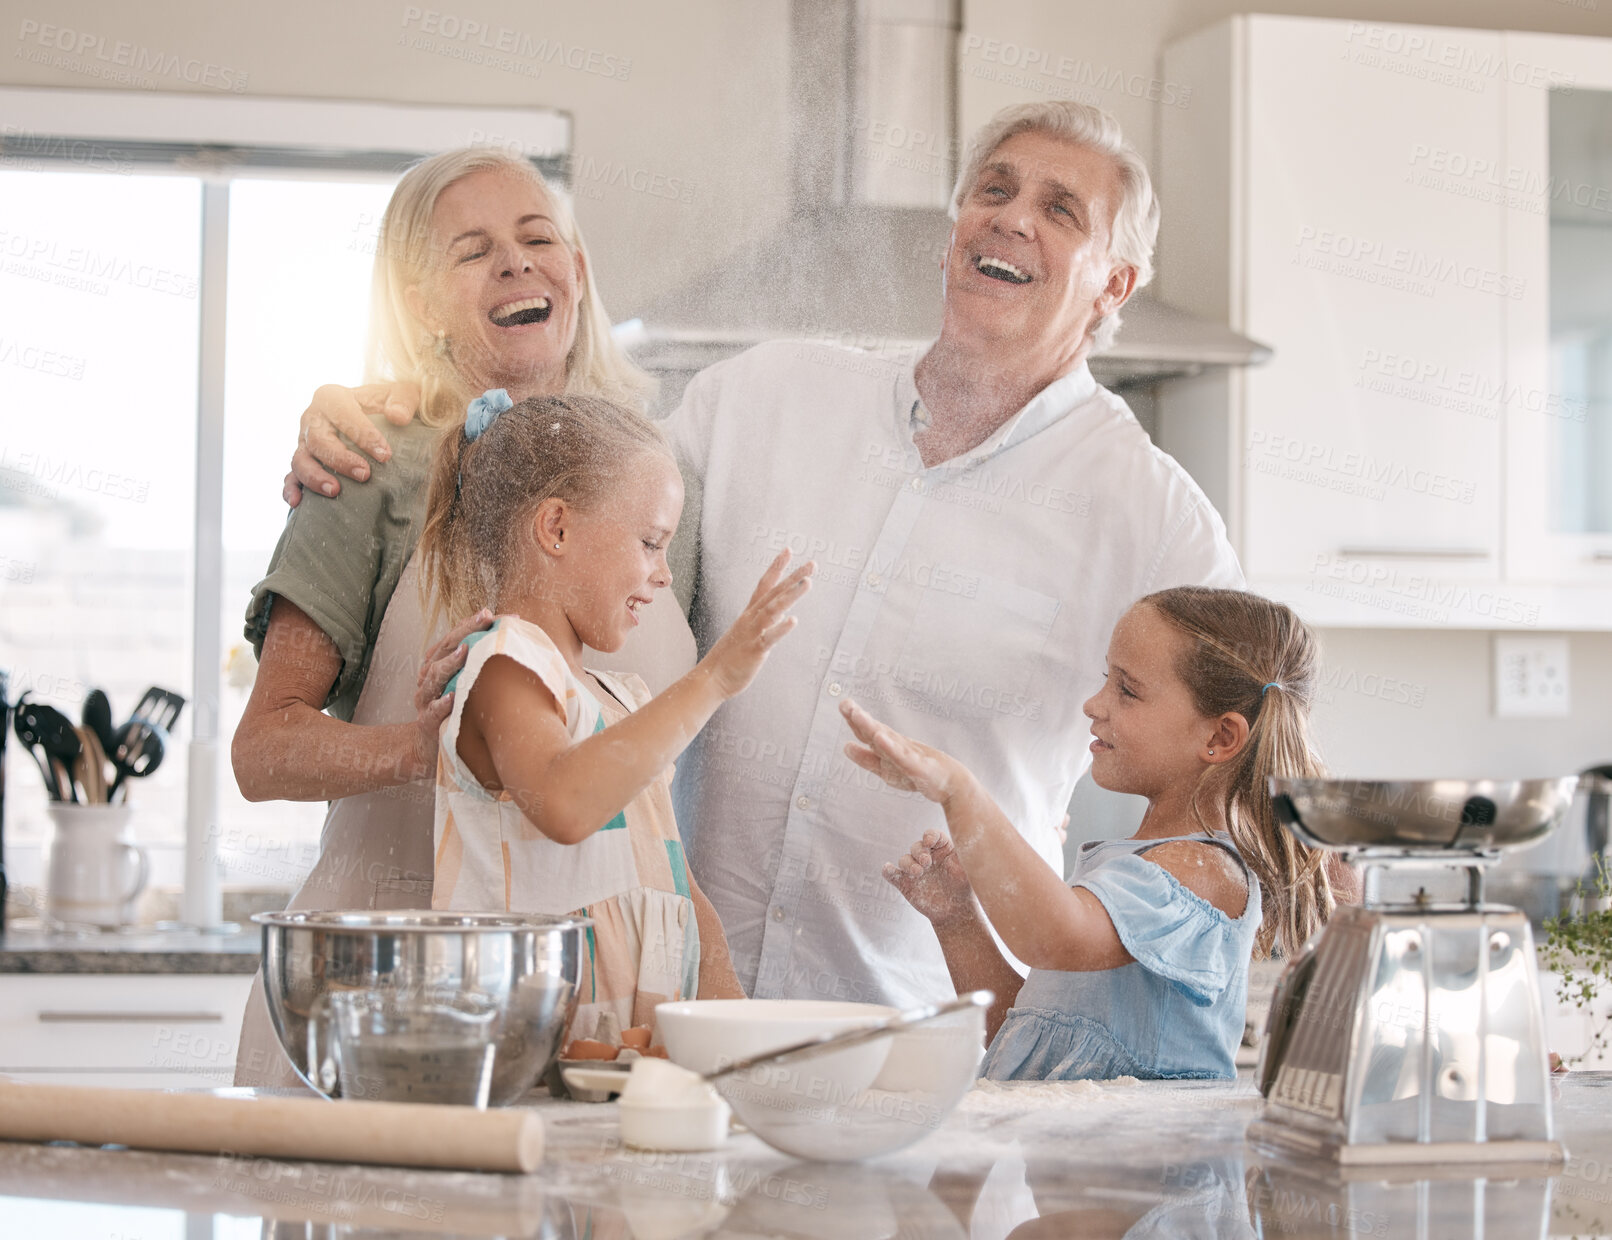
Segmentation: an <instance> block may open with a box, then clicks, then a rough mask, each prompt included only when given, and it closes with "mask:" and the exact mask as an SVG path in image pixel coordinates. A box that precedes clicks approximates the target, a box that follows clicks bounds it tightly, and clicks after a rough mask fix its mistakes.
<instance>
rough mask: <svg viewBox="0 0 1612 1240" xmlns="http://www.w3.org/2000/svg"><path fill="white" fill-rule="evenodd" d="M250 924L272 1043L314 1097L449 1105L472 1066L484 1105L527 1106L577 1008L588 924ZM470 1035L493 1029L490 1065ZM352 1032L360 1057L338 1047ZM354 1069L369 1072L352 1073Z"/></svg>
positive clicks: (484, 920)
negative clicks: (480, 1077) (444, 1033)
mask: <svg viewBox="0 0 1612 1240" xmlns="http://www.w3.org/2000/svg"><path fill="white" fill-rule="evenodd" d="M252 920H253V921H255V922H257V923H258V924H259V925H260V926H262V927H263V986H264V994H265V997H266V998H267V1000H268V1007H269V1016H270V1019H271V1020H272V1022H273V1025H274V1031H275V1033H276V1035H277V1036H278V1037H279V1039H280V1045H281V1046H283V1047H284V1048H285V1052H286V1054H287V1055H288V1056H289V1057H290V1059H291V1063H292V1065H293V1066H294V1067H295V1068H296V1070H297V1073H298V1075H300V1076H301V1077H302V1078H303V1080H305V1081H307V1083H308V1084H309V1085H310V1086H312V1087H313V1088H314V1089H315V1090H317V1091H318V1092H320V1093H322V1094H324V1095H325V1096H326V1097H329V1098H340V1097H351V1096H364V1097H370V1098H383V1099H394V1100H407V1099H413V1100H419V1101H431V1100H447V1096H448V1095H450V1094H452V1093H454V1092H456V1091H455V1090H454V1089H453V1088H452V1086H453V1084H454V1082H452V1081H451V1080H449V1081H444V1079H443V1078H444V1076H445V1075H446V1076H452V1075H453V1074H455V1073H457V1072H459V1071H460V1070H461V1069H460V1066H459V1065H462V1064H464V1063H466V1062H469V1060H475V1061H476V1062H475V1064H473V1065H472V1067H475V1068H476V1069H477V1070H487V1071H489V1072H490V1077H489V1079H488V1080H486V1081H483V1082H481V1087H480V1090H479V1096H480V1097H483V1098H485V1100H486V1101H487V1102H489V1103H490V1104H491V1105H493V1106H507V1105H509V1104H510V1103H513V1102H515V1101H516V1100H517V1099H519V1098H520V1097H521V1096H522V1095H523V1094H525V1093H526V1092H527V1091H528V1090H529V1089H531V1088H532V1086H533V1084H534V1083H535V1082H536V1081H537V1080H538V1079H539V1078H540V1077H541V1076H542V1075H543V1073H544V1072H545V1071H547V1069H548V1067H549V1065H550V1064H551V1063H552V1062H553V1061H554V1059H555V1057H556V1056H557V1055H558V1053H559V1049H560V1039H561V1037H562V1035H563V1034H564V1032H565V1028H566V1026H567V1024H568V1023H569V1021H570V1019H571V1016H572V1014H573V1013H574V1012H575V1010H576V1002H577V983H578V981H579V979H580V977H581V971H582V956H583V952H584V950H585V943H584V935H585V933H586V930H587V927H588V926H589V925H590V924H591V923H590V922H589V921H588V919H587V918H584V917H550V916H545V915H542V914H536V913H531V914H527V913H459V912H436V911H432V910H422V911H418V912H415V911H385V912H373V911H364V912H283V913H259V914H257V915H256V916H254V917H253V918H252ZM333 1008H334V1009H337V1010H336V1011H334V1012H333V1011H332V1009H333ZM354 1008H356V1009H357V1010H356V1011H350V1010H349V1009H354ZM400 1009H406V1010H402V1011H401V1015H400ZM336 1018H340V1019H336ZM433 1022H434V1023H433ZM310 1026H312V1029H313V1037H312V1039H310ZM433 1027H451V1030H452V1037H451V1038H450V1039H449V1041H451V1042H452V1043H453V1045H451V1046H450V1045H449V1044H448V1043H447V1042H444V1043H443V1044H442V1045H433V1042H432V1035H431V1033H430V1032H429V1030H430V1029H431V1028H433ZM467 1027H474V1028H480V1029H484V1030H485V1031H486V1033H485V1037H486V1040H487V1042H488V1043H489V1044H490V1046H491V1050H490V1052H489V1053H487V1054H486V1055H485V1056H482V1057H480V1058H478V1057H477V1056H475V1055H469V1056H468V1058H467V1048H466V1047H464V1046H463V1045H461V1044H460V1043H462V1042H463V1040H464V1038H465V1036H466V1035H465V1032H464V1030H465V1029H466V1028H467ZM344 1029H345V1030H346V1031H347V1035H346V1036H348V1038H349V1045H350V1046H351V1049H347V1048H346V1047H344V1045H343V1043H342V1041H341V1036H342V1033H343V1030H344ZM327 1030H333V1031H334V1041H335V1044H334V1045H333V1046H332V1045H329V1044H328V1043H329V1040H330V1039H327V1037H326V1031H327ZM310 1042H311V1043H312V1045H311V1046H310ZM360 1042H362V1045H359V1043H360ZM344 1050H346V1057H345V1060H344V1057H343V1052H344ZM355 1062H361V1063H362V1065H363V1070H362V1071H361V1072H357V1073H351V1074H350V1073H349V1072H348V1071H347V1070H346V1068H347V1065H348V1064H349V1063H355ZM378 1065H379V1066H378ZM466 1070H467V1071H468V1070H469V1069H466ZM344 1079H345V1088H344ZM355 1080H361V1081H362V1087H361V1088H354V1081H355ZM471 1086H472V1088H471V1090H470V1092H471V1093H473V1094H474V1093H476V1092H477V1091H476V1090H475V1089H474V1087H473V1086H474V1083H471Z"/></svg>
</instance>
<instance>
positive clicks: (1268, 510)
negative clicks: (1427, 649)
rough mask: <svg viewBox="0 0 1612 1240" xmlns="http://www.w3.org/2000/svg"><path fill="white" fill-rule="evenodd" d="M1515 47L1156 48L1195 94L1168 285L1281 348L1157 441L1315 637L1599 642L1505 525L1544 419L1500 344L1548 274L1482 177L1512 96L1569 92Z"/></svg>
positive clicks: (1199, 391)
mask: <svg viewBox="0 0 1612 1240" xmlns="http://www.w3.org/2000/svg"><path fill="white" fill-rule="evenodd" d="M1512 39H1513V36H1510V35H1505V34H1501V33H1498V32H1492V31H1471V30H1461V29H1445V28H1436V27H1421V26H1402V25H1384V24H1379V23H1370V22H1351V21H1333V20H1319V19H1311V18H1296V17H1267V16H1250V17H1236V18H1232V19H1229V20H1227V21H1224V22H1221V23H1219V24H1218V25H1215V26H1212V27H1210V28H1209V29H1207V30H1205V31H1202V32H1200V33H1198V34H1196V35H1193V36H1191V37H1189V38H1187V39H1184V40H1181V41H1180V42H1178V43H1176V44H1173V45H1172V46H1171V47H1170V48H1169V49H1168V50H1167V51H1166V54H1165V69H1164V72H1165V75H1166V77H1167V78H1169V80H1172V81H1190V82H1193V83H1194V84H1195V90H1194V95H1193V105H1192V107H1190V108H1178V109H1165V110H1164V111H1165V112H1166V113H1168V114H1167V115H1165V116H1164V117H1163V121H1162V128H1161V134H1160V139H1161V145H1160V158H1159V160H1158V171H1159V180H1160V196H1161V199H1162V201H1163V204H1164V223H1163V227H1162V229H1161V236H1160V247H1159V271H1160V287H1161V292H1162V294H1163V296H1164V297H1165V299H1166V300H1168V301H1170V302H1172V303H1174V304H1176V305H1180V306H1182V307H1183V308H1186V309H1189V310H1193V311H1196V312H1198V313H1200V314H1204V315H1206V316H1209V317H1213V318H1218V319H1222V320H1225V321H1227V322H1229V323H1230V324H1231V325H1232V326H1233V327H1235V328H1236V329H1237V330H1239V331H1242V332H1244V333H1246V334H1248V335H1250V336H1252V337H1254V338H1255V339H1257V340H1260V341H1262V342H1264V343H1266V344H1269V345H1270V346H1272V348H1273V350H1274V356H1273V357H1272V359H1271V360H1270V361H1269V362H1268V363H1266V364H1264V365H1262V366H1256V367H1251V368H1249V369H1247V370H1244V371H1231V372H1221V373H1217V374H1211V375H1206V376H1202V377H1199V378H1197V379H1193V380H1187V381H1180V382H1176V383H1171V384H1166V385H1164V387H1163V388H1162V389H1161V391H1160V395H1159V427H1160V432H1159V438H1160V442H1161V445H1162V446H1163V447H1164V448H1165V449H1166V450H1167V451H1170V452H1171V453H1172V454H1174V455H1175V456H1176V457H1177V459H1179V460H1180V461H1181V462H1182V463H1183V464H1184V465H1185V466H1186V467H1187V468H1188V469H1189V470H1190V471H1192V472H1193V474H1194V475H1195V476H1196V477H1197V478H1198V480H1199V482H1200V483H1201V484H1202V485H1203V486H1204V488H1205V490H1206V491H1207V492H1208V493H1209V496H1210V498H1211V500H1213V501H1214V502H1215V503H1216V505H1217V506H1218V507H1219V508H1220V510H1221V512H1222V513H1223V514H1224V515H1225V517H1226V519H1227V524H1228V527H1229V529H1230V531H1231V535H1232V538H1233V542H1234V545H1236V547H1237V549H1238V552H1239V555H1240V556H1241V558H1242V562H1243V567H1244V570H1245V572H1246V574H1247V576H1248V579H1249V585H1250V587H1251V588H1253V589H1255V590H1258V591H1260V592H1261V593H1265V594H1268V595H1271V596H1272V597H1276V598H1280V599H1282V600H1283V601H1286V602H1288V603H1291V604H1292V605H1293V606H1294V607H1295V608H1297V609H1298V610H1299V611H1300V613H1301V614H1302V615H1304V616H1305V617H1306V618H1307V619H1309V620H1311V621H1313V622H1315V623H1320V624H1334V625H1358V626H1373V625H1376V626H1391V627H1414V626H1445V625H1457V626H1467V627H1482V628H1504V627H1507V626H1510V625H1516V624H1523V625H1547V626H1559V627H1569V626H1578V625H1583V626H1586V627H1612V607H1609V606H1607V605H1606V604H1607V603H1608V602H1612V589H1609V590H1607V591H1606V593H1605V595H1604V596H1589V595H1584V594H1582V593H1580V594H1577V595H1575V594H1573V593H1572V592H1570V591H1569V592H1564V591H1563V590H1562V589H1561V588H1560V587H1561V585H1562V578H1560V577H1559V576H1556V575H1551V574H1546V575H1544V576H1541V575H1540V574H1538V573H1537V572H1532V571H1527V572H1525V571H1523V570H1522V566H1521V564H1520V563H1519V562H1516V561H1517V556H1518V547H1519V541H1518V538H1517V537H1516V535H1515V533H1514V531H1513V524H1514V518H1513V517H1511V516H1509V515H1508V514H1509V513H1510V512H1511V505H1512V504H1514V503H1515V502H1517V501H1518V498H1519V495H1520V493H1519V492H1517V491H1516V489H1515V488H1514V486H1513V483H1512V480H1511V477H1510V470H1511V466H1510V464H1509V462H1508V460H1507V457H1508V454H1515V453H1516V452H1517V441H1518V438H1519V436H1521V435H1526V434H1530V433H1531V434H1533V435H1535V436H1536V437H1537V436H1538V435H1539V434H1540V428H1539V425H1538V424H1539V422H1540V421H1541V419H1540V418H1538V417H1537V416H1536V417H1535V418H1534V419H1533V425H1532V426H1531V427H1527V428H1524V427H1522V426H1521V424H1520V423H1519V419H1518V415H1517V411H1516V410H1514V409H1512V408H1511V399H1510V396H1509V393H1510V392H1511V391H1512V390H1513V388H1514V387H1515V384H1512V383H1511V381H1510V378H1511V369H1512V365H1513V363H1512V360H1511V359H1512V353H1511V351H1510V337H1511V336H1512V335H1513V334H1514V333H1515V330H1516V327H1515V325H1516V323H1517V321H1518V318H1519V316H1522V315H1526V314H1528V313H1530V309H1529V308H1530V307H1532V308H1533V311H1534V312H1537V309H1538V306H1537V304H1536V302H1537V300H1538V298H1539V297H1540V296H1541V290H1542V289H1543V288H1544V286H1545V283H1546V266H1545V263H1544V260H1543V258H1542V257H1541V256H1540V255H1539V254H1533V255H1526V254H1523V255H1520V254H1518V253H1515V252H1514V251H1513V249H1512V248H1511V245H1510V240H1511V236H1512V228H1513V221H1512V220H1511V219H1510V215H1511V214H1512V212H1510V211H1509V209H1508V206H1507V203H1506V201H1505V199H1504V197H1503V196H1501V195H1496V194H1493V193H1488V192H1480V191H1478V190H1475V188H1474V183H1475V177H1480V176H1485V175H1487V173H1488V171H1489V170H1493V169H1503V168H1505V167H1506V164H1507V160H1508V151H1507V143H1508V133H1509V131H1508V124H1509V123H1510V122H1509V120H1508V118H1509V117H1510V115H1511V109H1512V108H1513V100H1514V96H1515V95H1516V94H1517V93H1518V92H1522V91H1531V92H1532V93H1533V95H1534V96H1536V97H1537V98H1546V97H1548V96H1549V95H1550V93H1551V91H1550V87H1551V86H1552V85H1553V84H1555V85H1566V84H1569V83H1571V81H1572V74H1571V73H1570V72H1569V71H1568V70H1566V69H1561V68H1557V67H1555V65H1554V63H1553V60H1552V58H1551V57H1540V58H1539V59H1538V60H1537V61H1532V62H1529V63H1528V64H1526V65H1520V64H1519V61H1518V57H1517V49H1516V47H1514V46H1513V44H1512ZM1564 42H1581V41H1573V40H1567V41H1564ZM1519 69H1521V70H1522V72H1521V73H1520V74H1519ZM1536 102H1537V99H1536ZM1474 170H1477V172H1476V173H1475V172H1474ZM1606 541H1607V542H1609V543H1612V537H1609V538H1608V539H1607V540H1606ZM1608 567H1609V569H1612V566H1608ZM1607 584H1608V586H1612V572H1609V576H1608V581H1607Z"/></svg>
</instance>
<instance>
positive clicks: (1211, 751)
mask: <svg viewBox="0 0 1612 1240" xmlns="http://www.w3.org/2000/svg"><path fill="white" fill-rule="evenodd" d="M1209 756H1210V757H1211V758H1212V757H1214V756H1215V751H1214V750H1213V749H1211V750H1210V751H1209Z"/></svg>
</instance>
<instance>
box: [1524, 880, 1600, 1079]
mask: <svg viewBox="0 0 1612 1240" xmlns="http://www.w3.org/2000/svg"><path fill="white" fill-rule="evenodd" d="M1539 959H1540V963H1541V964H1543V965H1544V966H1545V968H1547V969H1549V970H1550V971H1551V972H1552V973H1555V974H1557V975H1558V976H1559V978H1560V979H1561V980H1560V981H1558V982H1557V984H1556V998H1557V1000H1558V1001H1559V1002H1560V1003H1562V1004H1564V1005H1567V1004H1571V1005H1572V1006H1573V1007H1576V1008H1577V1009H1578V1010H1579V1011H1581V1012H1583V1013H1585V1014H1586V1015H1587V1016H1588V1017H1589V1018H1590V1034H1591V1036H1590V1044H1589V1046H1588V1047H1587V1048H1586V1049H1585V1051H1584V1053H1583V1054H1582V1055H1569V1056H1567V1057H1566V1059H1565V1062H1566V1063H1568V1064H1578V1063H1582V1062H1583V1061H1584V1060H1585V1059H1587V1058H1589V1057H1590V1056H1591V1055H1593V1054H1594V1053H1596V1052H1597V1051H1602V1050H1605V1049H1606V1048H1607V1041H1608V1036H1609V1035H1612V1012H1603V1013H1601V1014H1600V1015H1597V1014H1596V1011H1595V1003H1596V999H1597V998H1598V997H1600V996H1601V995H1602V994H1608V995H1612V875H1609V874H1608V873H1607V868H1606V858H1605V857H1597V858H1596V861H1595V879H1594V881H1593V883H1591V884H1589V885H1588V886H1586V884H1584V883H1580V884H1579V885H1578V891H1577V893H1576V896H1575V899H1574V901H1573V904H1572V905H1570V906H1569V911H1567V912H1565V913H1563V914H1562V915H1561V916H1560V917H1552V918H1550V919H1549V920H1548V921H1546V922H1545V945H1544V947H1543V948H1541V949H1540V953H1539Z"/></svg>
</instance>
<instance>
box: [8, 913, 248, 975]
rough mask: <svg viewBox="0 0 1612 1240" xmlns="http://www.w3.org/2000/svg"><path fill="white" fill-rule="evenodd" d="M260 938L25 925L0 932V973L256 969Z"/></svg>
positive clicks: (244, 932)
mask: <svg viewBox="0 0 1612 1240" xmlns="http://www.w3.org/2000/svg"><path fill="white" fill-rule="evenodd" d="M261 946H262V936H261V934H260V932H259V931H258V928H257V927H256V926H250V925H249V926H247V927H246V928H244V929H242V930H240V931H238V932H236V933H234V934H200V933H198V932H196V931H194V930H152V929H144V928H142V929H138V930H130V931H127V932H120V931H112V932H108V933H105V934H93V933H86V934H61V933H55V932H52V931H48V930H44V929H42V928H39V927H30V926H28V925H26V924H25V925H22V926H13V927H12V928H11V929H8V930H7V931H6V932H5V933H4V934H0V973H255V972H257V961H258V952H259V950H260V949H261Z"/></svg>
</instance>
